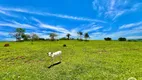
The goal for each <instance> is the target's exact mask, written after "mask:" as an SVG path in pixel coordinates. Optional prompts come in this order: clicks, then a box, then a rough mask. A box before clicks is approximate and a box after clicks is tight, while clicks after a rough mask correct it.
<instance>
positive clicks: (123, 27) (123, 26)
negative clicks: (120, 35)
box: [119, 21, 142, 29]
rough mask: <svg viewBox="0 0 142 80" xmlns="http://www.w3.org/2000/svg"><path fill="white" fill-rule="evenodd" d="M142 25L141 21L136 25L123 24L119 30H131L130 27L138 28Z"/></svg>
mask: <svg viewBox="0 0 142 80" xmlns="http://www.w3.org/2000/svg"><path fill="white" fill-rule="evenodd" d="M140 25H142V21H141V22H137V23H131V24H125V25H122V26H120V27H119V29H125V28H131V27H138V26H140Z"/></svg>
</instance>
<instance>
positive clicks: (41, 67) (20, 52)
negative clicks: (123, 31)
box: [0, 41, 142, 80]
mask: <svg viewBox="0 0 142 80" xmlns="http://www.w3.org/2000/svg"><path fill="white" fill-rule="evenodd" d="M5 43H9V44H10V47H3V45H4V44H5ZM63 44H67V47H62V45H63ZM58 50H61V51H62V63H61V64H59V65H56V66H53V67H51V68H50V69H49V68H48V66H50V64H51V62H50V57H48V55H47V52H49V51H53V52H54V51H58ZM58 60H59V59H58V58H56V59H55V62H57V61H58ZM129 77H135V78H136V79H137V80H142V42H118V41H89V42H84V41H55V42H54V41H53V42H50V41H39V42H38V41H37V42H34V44H33V45H32V44H31V43H30V42H0V80H127V79H128V78H129Z"/></svg>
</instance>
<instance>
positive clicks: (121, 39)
mask: <svg viewBox="0 0 142 80" xmlns="http://www.w3.org/2000/svg"><path fill="white" fill-rule="evenodd" d="M126 40H127V39H126V38H123V37H120V38H118V41H126Z"/></svg>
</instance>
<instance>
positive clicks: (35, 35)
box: [30, 33, 39, 44]
mask: <svg viewBox="0 0 142 80" xmlns="http://www.w3.org/2000/svg"><path fill="white" fill-rule="evenodd" d="M30 37H31V41H32V44H33V41H34V40H38V39H39V37H38V35H37V34H35V33H32V34H31V36H30Z"/></svg>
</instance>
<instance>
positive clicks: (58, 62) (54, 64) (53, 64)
mask: <svg viewBox="0 0 142 80" xmlns="http://www.w3.org/2000/svg"><path fill="white" fill-rule="evenodd" d="M60 63H61V62H57V63H54V64H52V65H50V66H49V67H48V68H51V67H53V66H56V65H58V64H60Z"/></svg>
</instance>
